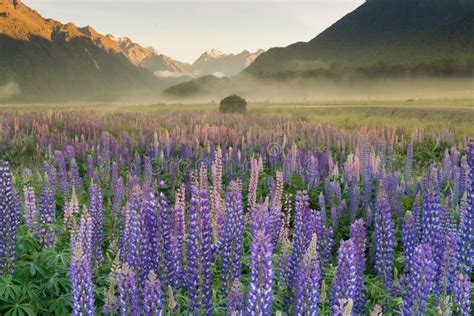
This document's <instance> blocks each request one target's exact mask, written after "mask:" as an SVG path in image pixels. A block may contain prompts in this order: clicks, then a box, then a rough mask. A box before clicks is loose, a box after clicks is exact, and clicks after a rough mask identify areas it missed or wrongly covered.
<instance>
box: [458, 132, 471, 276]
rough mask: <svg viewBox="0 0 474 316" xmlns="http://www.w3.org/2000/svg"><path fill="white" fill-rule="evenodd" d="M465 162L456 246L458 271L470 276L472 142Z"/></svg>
mask: <svg viewBox="0 0 474 316" xmlns="http://www.w3.org/2000/svg"><path fill="white" fill-rule="evenodd" d="M467 162H468V165H469V171H468V176H467V181H466V186H467V188H466V194H465V195H464V196H463V197H462V199H461V206H460V209H459V217H460V222H459V228H458V236H457V244H458V261H459V268H460V271H461V272H463V273H465V274H467V275H470V274H471V271H472V267H473V266H474V228H473V227H474V141H471V142H470V143H469V147H468V150H467Z"/></svg>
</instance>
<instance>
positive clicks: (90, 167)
mask: <svg viewBox="0 0 474 316" xmlns="http://www.w3.org/2000/svg"><path fill="white" fill-rule="evenodd" d="M48 176H49V175H48ZM87 177H88V178H89V179H94V178H95V167H94V158H92V156H91V155H89V156H87Z"/></svg>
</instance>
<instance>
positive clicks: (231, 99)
mask: <svg viewBox="0 0 474 316" xmlns="http://www.w3.org/2000/svg"><path fill="white" fill-rule="evenodd" d="M246 111H247V101H245V99H244V98H242V97H239V96H238V95H236V94H233V95H231V96H228V97H227V98H224V99H222V100H221V103H220V105H219V112H221V113H245V112H246Z"/></svg>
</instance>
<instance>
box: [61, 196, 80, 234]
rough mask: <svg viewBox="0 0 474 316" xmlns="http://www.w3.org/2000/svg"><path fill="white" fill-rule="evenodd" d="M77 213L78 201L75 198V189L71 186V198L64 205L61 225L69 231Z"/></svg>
mask: <svg viewBox="0 0 474 316" xmlns="http://www.w3.org/2000/svg"><path fill="white" fill-rule="evenodd" d="M78 213H79V201H78V200H77V195H76V189H75V188H74V187H72V194H71V199H70V200H69V202H67V203H66V204H65V205H64V216H63V225H64V227H65V228H67V229H68V230H69V231H72V229H73V227H74V215H76V214H78Z"/></svg>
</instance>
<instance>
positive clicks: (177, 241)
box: [172, 184, 186, 286]
mask: <svg viewBox="0 0 474 316" xmlns="http://www.w3.org/2000/svg"><path fill="white" fill-rule="evenodd" d="M185 198H186V188H185V186H184V184H183V185H181V187H180V188H179V189H178V192H177V193H176V198H175V204H174V211H173V216H172V217H173V234H172V238H173V244H174V245H175V246H174V253H175V262H176V281H177V283H178V286H183V285H184V273H183V272H184V271H183V261H184V260H183V249H184V242H185Z"/></svg>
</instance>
